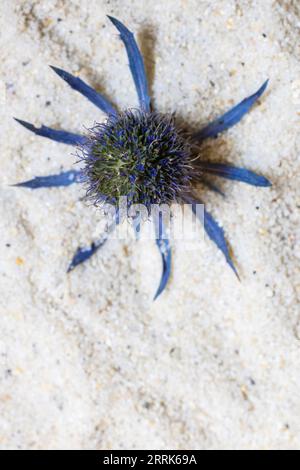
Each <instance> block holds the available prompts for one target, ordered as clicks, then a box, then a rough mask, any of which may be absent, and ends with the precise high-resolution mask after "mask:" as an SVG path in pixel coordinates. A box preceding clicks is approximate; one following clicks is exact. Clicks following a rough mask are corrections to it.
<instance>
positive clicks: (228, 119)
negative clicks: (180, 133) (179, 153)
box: [193, 80, 269, 140]
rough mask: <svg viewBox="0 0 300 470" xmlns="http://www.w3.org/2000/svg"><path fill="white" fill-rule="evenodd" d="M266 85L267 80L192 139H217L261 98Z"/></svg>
mask: <svg viewBox="0 0 300 470" xmlns="http://www.w3.org/2000/svg"><path fill="white" fill-rule="evenodd" d="M268 83H269V80H267V81H266V82H265V83H264V84H263V85H262V87H261V88H260V89H259V90H258V91H257V92H256V93H254V94H253V95H251V96H249V97H248V98H246V99H244V100H243V101H241V103H239V104H238V105H236V106H234V107H233V108H232V109H231V110H230V111H228V112H227V113H225V114H224V115H223V116H220V117H218V118H217V119H216V120H215V121H213V122H212V123H211V124H208V126H206V127H204V129H202V130H201V131H199V132H196V133H195V134H194V135H193V138H194V139H197V140H204V139H208V138H212V137H217V136H218V134H220V133H221V132H224V131H226V130H227V129H229V128H230V127H232V126H234V125H235V124H237V123H238V122H239V121H240V120H241V119H242V118H243V117H244V115H245V114H246V113H247V112H248V111H249V110H250V108H251V107H252V106H253V105H254V103H255V102H256V101H257V100H258V99H259V98H260V97H261V95H262V94H263V93H264V91H265V90H266V88H267V86H268Z"/></svg>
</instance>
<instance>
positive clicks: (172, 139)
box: [17, 16, 271, 298]
mask: <svg viewBox="0 0 300 470" xmlns="http://www.w3.org/2000/svg"><path fill="white" fill-rule="evenodd" d="M108 18H109V19H110V21H111V22H112V23H113V25H114V26H115V27H116V28H117V30H118V31H119V33H120V38H121V40H122V41H123V43H124V45H125V48H126V52H127V56H128V59H129V67H130V71H131V74H132V77H133V81H134V84H135V87H136V91H137V94H138V99H139V110H127V111H125V112H118V110H117V109H116V108H115V107H114V106H113V105H112V104H111V103H110V102H109V101H108V100H107V99H106V98H105V97H104V96H103V95H101V94H99V93H98V92H97V91H96V90H94V89H93V88H92V87H91V86H89V85H88V84H87V83H85V82H84V81H83V80H82V79H81V78H79V77H75V76H74V75H72V74H70V73H69V72H67V71H65V70H63V69H60V68H58V67H51V68H52V69H53V71H54V72H55V73H56V74H57V75H58V76H59V77H61V78H62V79H63V80H64V81H65V82H67V83H68V85H70V86H71V87H72V88H73V89H74V90H76V91H78V92H79V93H81V94H82V95H83V96H85V97H86V98H87V99H88V100H89V101H91V102H92V103H93V104H94V105H96V106H97V107H98V108H100V109H101V111H103V112H104V113H105V114H106V115H107V116H108V117H107V120H106V121H105V122H104V123H103V124H95V126H94V127H93V128H92V129H91V130H90V131H89V134H88V136H85V135H80V134H74V133H73V132H68V131H65V130H58V129H53V128H51V127H47V126H44V125H42V126H41V127H39V128H37V127H35V126H34V125H33V124H31V123H29V122H27V121H23V120H20V119H17V121H18V122H19V123H20V124H21V125H22V126H24V127H25V128H27V129H28V130H30V131H31V132H33V133H35V134H37V135H39V136H43V137H47V138H49V139H51V140H54V141H56V142H62V143H64V144H67V145H74V146H78V145H79V158H80V160H81V161H82V162H83V168H82V170H69V171H64V172H61V173H59V174H54V175H49V176H37V177H35V178H33V179H31V180H29V181H24V182H23V183H19V184H18V186H22V187H26V188H32V189H36V188H42V187H58V186H69V185H70V184H73V183H76V182H79V181H82V180H85V182H86V184H87V192H88V195H89V196H90V198H92V199H93V200H94V202H95V203H100V202H103V203H109V204H110V205H112V204H113V205H114V206H115V207H117V206H119V202H121V206H123V201H120V199H121V198H124V197H127V209H128V208H129V207H131V206H132V204H139V205H143V207H146V208H147V209H148V212H147V216H148V215H149V212H150V209H151V206H152V205H153V204H155V206H157V205H159V206H160V207H161V206H162V205H164V206H165V205H168V206H169V205H170V204H171V203H173V202H182V203H188V204H190V205H191V208H192V210H193V212H196V215H197V211H196V208H195V206H196V205H197V204H200V203H201V201H202V199H201V198H199V197H198V195H197V193H196V192H195V191H194V189H195V188H194V187H193V183H194V184H197V183H198V182H199V180H200V181H201V182H202V183H204V185H206V186H207V187H208V188H210V189H212V190H214V191H217V192H219V193H221V194H223V193H222V191H221V190H220V189H219V188H218V186H216V185H215V184H214V182H213V183H212V182H210V181H209V180H207V179H206V178H204V176H205V174H206V175H207V176H209V175H213V176H219V177H221V178H227V179H230V180H234V181H241V182H244V183H247V184H251V185H253V186H260V187H269V186H270V185H271V183H270V181H269V180H268V179H267V178H265V177H264V176H261V175H258V174H256V173H254V172H253V171H251V170H247V169H245V168H238V167H234V166H231V165H229V164H227V163H217V162H211V161H203V158H198V157H199V154H198V150H199V148H198V146H199V144H201V143H202V142H203V140H205V139H207V138H216V137H217V136H218V135H219V134H221V133H222V132H224V131H226V130H227V129H230V128H231V127H232V126H234V125H235V124H237V123H238V122H239V121H240V120H241V119H242V118H243V116H244V115H245V114H246V113H247V112H248V111H249V110H250V109H251V108H252V106H253V105H254V104H255V103H256V102H257V101H258V100H259V98H260V97H261V96H262V94H263V93H264V91H265V90H266V88H267V86H268V80H267V81H266V82H265V83H264V84H263V85H262V86H261V87H260V88H259V89H258V90H257V91H256V92H255V93H254V94H252V95H250V96H248V97H247V98H245V99H244V100H242V101H241V102H240V103H238V104H237V105H235V106H234V107H233V108H232V109H230V110H229V111H227V112H226V113H225V114H223V115H221V116H219V117H218V118H216V119H215V120H214V121H213V122H211V123H210V124H208V125H207V126H205V127H204V128H202V129H200V130H199V131H197V132H195V133H192V134H187V133H185V132H183V131H182V130H181V129H180V128H179V127H178V126H176V123H175V118H174V116H173V115H171V116H166V115H162V114H160V113H158V112H155V113H154V112H152V105H151V100H150V94H149V87H148V83H147V76H146V70H145V67H144V62H143V57H142V55H141V53H140V51H139V48H138V45H137V43H136V41H135V38H134V35H133V33H132V32H131V31H130V30H129V29H128V28H127V27H126V26H125V25H124V24H123V23H122V22H121V21H119V20H117V19H116V18H113V17H111V16H109V17H108ZM200 156H201V155H200ZM82 173H83V178H82ZM128 206H129V207H128ZM115 207H113V209H115ZM131 208H132V207H131ZM113 212H114V215H115V217H114V222H113V223H111V224H110V225H109V227H108V230H107V233H110V232H111V231H112V230H113V229H114V228H115V227H116V225H117V224H119V222H120V217H119V215H120V213H119V211H118V210H117V211H113ZM126 212H128V211H126ZM124 215H125V216H126V214H124ZM131 217H132V219H133V220H135V221H137V223H138V224H139V221H138V220H137V218H135V216H134V215H131ZM202 221H203V222H204V229H205V231H206V233H207V234H208V236H209V238H210V239H211V240H212V241H213V242H214V243H215V244H216V246H217V247H218V248H219V249H220V250H221V251H222V253H223V254H224V256H225V259H226V261H227V263H228V264H229V266H230V267H231V268H232V269H233V271H234V272H235V273H236V274H237V270H236V268H235V266H234V263H233V260H232V258H231V255H230V249H229V247H228V244H227V242H226V239H225V235H224V231H223V229H222V228H221V227H220V226H219V225H218V223H217V222H216V221H215V220H214V218H213V216H212V215H211V214H210V213H209V212H207V211H206V209H204V220H202ZM160 226H161V230H160V231H159V233H158V235H157V237H156V238H157V239H156V242H157V246H158V248H159V251H160V253H161V257H162V264H163V272H162V277H161V282H160V285H159V288H158V290H157V293H156V296H155V298H157V297H158V296H159V295H160V294H161V293H162V292H163V290H164V289H165V287H166V285H167V282H168V279H169V277H170V273H171V246H170V243H169V240H168V234H167V233H166V231H165V229H164V222H162V223H161V224H160ZM107 238H108V234H106V235H105V236H104V237H101V238H100V239H99V240H97V241H96V242H93V243H92V244H91V245H90V247H85V248H78V250H77V252H76V253H75V255H74V257H73V259H72V261H71V263H70V265H69V271H71V270H72V269H74V268H75V267H76V266H78V265H79V264H81V263H83V262H84V261H86V260H87V259H89V258H90V257H91V256H92V255H93V254H94V253H95V252H96V251H97V250H98V249H99V248H100V247H101V246H103V244H104V243H105V241H106V240H107Z"/></svg>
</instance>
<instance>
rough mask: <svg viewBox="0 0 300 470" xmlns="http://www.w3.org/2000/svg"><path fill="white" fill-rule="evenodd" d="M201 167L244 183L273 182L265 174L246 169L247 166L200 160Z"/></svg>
mask: <svg viewBox="0 0 300 470" xmlns="http://www.w3.org/2000/svg"><path fill="white" fill-rule="evenodd" d="M200 167H201V169H202V170H204V171H205V172H207V173H211V174H214V175H216V176H221V177H222V178H227V179H229V180H234V181H241V182H243V183H247V184H251V185H252V186H260V187H265V188H267V187H270V186H272V183H271V182H270V181H269V180H268V179H267V178H265V177H264V176H261V175H257V174H256V173H254V172H253V171H250V170H246V169H245V168H237V167H234V166H231V165H224V164H222V163H211V162H200Z"/></svg>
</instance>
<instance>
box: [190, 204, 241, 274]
mask: <svg viewBox="0 0 300 470" xmlns="http://www.w3.org/2000/svg"><path fill="white" fill-rule="evenodd" d="M192 210H193V212H194V214H196V215H197V211H196V205H195V203H194V204H193V205H192ZM204 229H205V231H206V233H207V235H208V236H209V238H210V239H211V240H212V241H213V242H214V243H215V244H216V245H217V247H218V248H219V250H221V251H222V253H223V255H224V256H225V259H226V261H227V263H228V264H229V266H230V267H231V269H232V270H233V272H234V273H235V275H236V276H237V278H238V279H239V275H238V272H237V270H236V268H235V266H234V264H233V261H232V259H231V256H230V252H229V247H228V245H227V242H226V239H225V235H224V230H223V229H222V228H221V227H220V226H219V224H218V223H217V222H216V221H215V220H214V218H213V216H212V215H211V214H210V213H209V212H207V210H205V209H204Z"/></svg>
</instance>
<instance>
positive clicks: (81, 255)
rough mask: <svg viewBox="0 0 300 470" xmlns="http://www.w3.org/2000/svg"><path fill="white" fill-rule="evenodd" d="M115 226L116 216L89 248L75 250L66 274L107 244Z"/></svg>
mask: <svg viewBox="0 0 300 470" xmlns="http://www.w3.org/2000/svg"><path fill="white" fill-rule="evenodd" d="M117 224H118V216H117V214H116V220H115V222H113V223H112V224H111V225H110V226H109V227H107V229H106V231H105V233H103V235H102V236H101V237H100V238H99V239H98V240H96V241H95V242H93V243H91V245H90V246H86V247H82V248H81V247H79V248H77V251H76V253H75V254H74V256H73V258H72V261H71V263H70V264H69V267H68V270H67V272H68V273H69V272H70V271H72V270H73V269H74V268H76V266H78V265H79V264H81V263H84V262H85V261H87V260H88V259H90V258H91V257H92V256H93V255H94V254H95V253H96V251H98V250H99V248H101V247H102V246H103V245H104V244H105V243H106V242H107V240H108V237H109V235H110V233H111V232H112V231H113V230H114V228H115V227H116V225H117Z"/></svg>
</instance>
